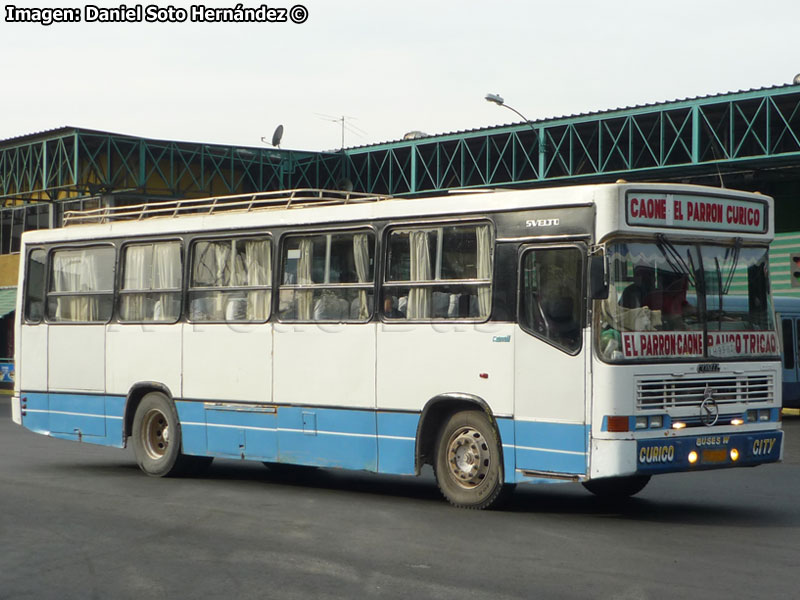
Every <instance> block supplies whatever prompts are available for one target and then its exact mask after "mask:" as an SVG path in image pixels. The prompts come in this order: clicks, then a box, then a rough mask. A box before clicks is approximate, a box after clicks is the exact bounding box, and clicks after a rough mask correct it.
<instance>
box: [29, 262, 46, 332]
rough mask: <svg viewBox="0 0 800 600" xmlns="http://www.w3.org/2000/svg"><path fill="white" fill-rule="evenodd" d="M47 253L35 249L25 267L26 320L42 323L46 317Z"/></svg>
mask: <svg viewBox="0 0 800 600" xmlns="http://www.w3.org/2000/svg"><path fill="white" fill-rule="evenodd" d="M46 262H47V253H46V252H45V251H44V250H38V249H37V250H33V251H31V253H30V254H29V255H28V264H27V266H26V268H25V320H26V321H28V322H29V323H41V321H42V318H43V317H44V293H45V288H46V285H47V271H46V270H45V269H46Z"/></svg>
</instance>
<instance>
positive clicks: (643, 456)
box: [636, 430, 783, 475]
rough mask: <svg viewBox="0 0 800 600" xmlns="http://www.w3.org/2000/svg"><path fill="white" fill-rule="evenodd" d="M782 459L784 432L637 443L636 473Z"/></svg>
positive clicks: (717, 435) (740, 464)
mask: <svg viewBox="0 0 800 600" xmlns="http://www.w3.org/2000/svg"><path fill="white" fill-rule="evenodd" d="M782 457H783V431H781V430H771V431H761V432H748V433H726V434H714V435H696V436H687V437H675V438H669V439H666V440H638V441H637V442H636V472H637V473H641V474H647V475H650V474H654V473H673V472H678V471H700V470H705V469H720V468H725V467H747V466H755V465H761V464H765V463H771V462H778V461H779V460H781V458H782ZM692 459H694V460H692Z"/></svg>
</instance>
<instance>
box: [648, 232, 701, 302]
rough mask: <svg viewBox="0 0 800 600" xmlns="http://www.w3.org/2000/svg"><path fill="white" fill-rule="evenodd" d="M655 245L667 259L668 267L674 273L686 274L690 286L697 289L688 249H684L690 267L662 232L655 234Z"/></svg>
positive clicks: (692, 263) (692, 262)
mask: <svg viewBox="0 0 800 600" xmlns="http://www.w3.org/2000/svg"><path fill="white" fill-rule="evenodd" d="M656 247H657V248H658V250H659V252H661V254H663V255H664V259H665V260H666V261H667V264H668V265H669V266H670V268H671V269H672V270H673V271H675V272H676V273H681V274H683V275H686V277H687V278H688V279H689V283H691V284H692V287H694V288H695V289H698V290H699V286H698V285H697V277H696V272H695V269H694V261H693V260H692V255H691V254H690V252H689V250H687V251H686V256H687V258H688V259H689V263H690V264H691V267H690V265H689V264H687V263H686V261H685V260H683V257H682V256H681V254H680V252H678V249H677V248H676V247H675V246H674V245H673V244H672V242H670V241H669V240H668V239H667V237H666V236H665V235H664V234H663V233H659V234H658V235H657V236H656Z"/></svg>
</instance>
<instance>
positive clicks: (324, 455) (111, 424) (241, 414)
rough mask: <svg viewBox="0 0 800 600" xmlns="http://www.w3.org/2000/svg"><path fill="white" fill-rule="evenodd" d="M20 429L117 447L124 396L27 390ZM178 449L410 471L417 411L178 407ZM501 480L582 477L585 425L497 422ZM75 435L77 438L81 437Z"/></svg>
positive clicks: (180, 403) (389, 471) (190, 404)
mask: <svg viewBox="0 0 800 600" xmlns="http://www.w3.org/2000/svg"><path fill="white" fill-rule="evenodd" d="M23 395H24V396H25V397H26V399H27V403H26V404H27V413H26V417H25V426H26V427H28V428H29V429H32V430H34V431H37V432H39V433H46V434H49V435H52V436H54V437H61V438H64V439H72V440H77V439H82V440H83V441H86V442H91V443H97V444H104V445H110V446H121V445H122V443H123V440H122V426H123V423H122V420H123V419H122V418H123V415H124V410H125V401H126V399H125V397H123V396H104V395H89V394H86V395H82V394H71V393H70V394H66V393H52V394H45V393H27V394H23ZM175 405H176V408H177V410H178V416H179V419H180V421H181V429H182V434H183V435H182V438H183V451H184V452H186V453H187V454H194V455H201V456H223V457H236V458H245V459H252V460H263V461H268V462H272V461H277V462H296V463H299V464H308V465H316V466H336V467H343V468H349V469H366V470H371V471H377V472H380V473H387V474H404V475H405V474H413V473H414V470H415V464H414V461H415V450H416V435H417V427H418V424H419V419H420V414H419V413H411V412H389V411H380V410H377V411H376V410H370V409H345V408H321V407H301V406H277V407H274V409H273V407H264V406H255V407H253V408H252V409H248V407H247V405H243V404H238V405H237V404H236V403H233V405H225V404H224V403H223V405H221V406H212V405H211V404H208V405H206V404H205V403H203V402H189V401H181V400H178V401H176V402H175ZM497 425H498V429H499V433H500V438H501V440H502V445H503V455H504V465H503V466H504V470H505V479H506V482H508V483H511V482H514V481H517V480H519V479H520V478H522V479H525V477H524V476H522V475H521V474H520V471H522V470H540V471H551V472H559V473H585V471H586V448H587V438H588V433H589V428H588V427H587V426H585V425H582V424H564V423H544V422H527V421H514V420H513V419H511V418H498V419H497ZM78 431H80V434H79V433H78Z"/></svg>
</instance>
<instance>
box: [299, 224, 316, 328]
mask: <svg viewBox="0 0 800 600" xmlns="http://www.w3.org/2000/svg"><path fill="white" fill-rule="evenodd" d="M313 251H314V243H313V242H312V241H311V240H310V239H301V240H300V258H299V260H298V261H297V283H298V285H311V284H312V283H313V281H312V279H311V267H312V258H313ZM313 294H314V292H313V291H312V290H298V291H297V318H298V319H299V320H301V321H310V320H311V307H312V305H313V302H312V300H313Z"/></svg>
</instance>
